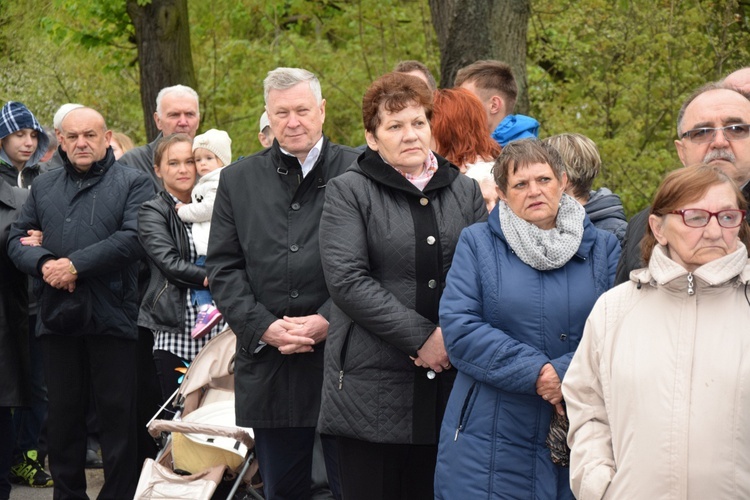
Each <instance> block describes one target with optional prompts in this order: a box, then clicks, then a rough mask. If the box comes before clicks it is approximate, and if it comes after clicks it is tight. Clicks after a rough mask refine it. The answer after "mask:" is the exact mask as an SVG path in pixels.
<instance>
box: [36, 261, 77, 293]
mask: <svg viewBox="0 0 750 500" xmlns="http://www.w3.org/2000/svg"><path fill="white" fill-rule="evenodd" d="M42 279H43V280H44V282H45V283H47V284H48V285H49V286H51V287H54V288H59V289H67V290H68V291H69V292H72V291H73V290H75V289H76V279H78V275H77V274H73V273H71V272H70V259H68V258H67V257H63V258H61V259H50V260H48V261H47V262H45V263H44V265H43V266H42Z"/></svg>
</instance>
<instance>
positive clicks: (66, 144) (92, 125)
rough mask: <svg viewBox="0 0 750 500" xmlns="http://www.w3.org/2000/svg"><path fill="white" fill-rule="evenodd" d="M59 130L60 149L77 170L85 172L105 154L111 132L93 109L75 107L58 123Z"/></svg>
mask: <svg viewBox="0 0 750 500" xmlns="http://www.w3.org/2000/svg"><path fill="white" fill-rule="evenodd" d="M60 132H61V136H62V140H61V146H62V149H63V151H65V153H67V156H68V160H69V161H70V163H71V164H72V165H73V167H74V168H75V169H76V170H77V171H79V172H87V171H88V170H89V169H90V168H91V166H92V165H93V164H94V163H96V162H98V161H100V160H102V159H104V157H105V156H106V155H107V149H108V148H109V140H110V138H111V137H112V132H111V131H109V130H107V124H106V123H105V121H104V117H103V116H102V115H101V114H100V113H99V112H98V111H96V110H95V109H91V108H77V109H74V110H73V111H71V112H69V113H68V114H67V115H65V118H63V121H62V123H61V124H60Z"/></svg>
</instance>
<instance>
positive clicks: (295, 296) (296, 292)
mask: <svg viewBox="0 0 750 500" xmlns="http://www.w3.org/2000/svg"><path fill="white" fill-rule="evenodd" d="M289 296H290V297H291V298H293V299H296V298H297V297H299V292H298V291H297V290H292V291H291V292H289Z"/></svg>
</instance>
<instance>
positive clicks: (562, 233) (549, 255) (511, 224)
mask: <svg viewBox="0 0 750 500" xmlns="http://www.w3.org/2000/svg"><path fill="white" fill-rule="evenodd" d="M498 206H499V208H500V210H499V212H500V227H501V228H502V230H503V234H505V239H506V240H507V241H508V245H510V248H511V250H513V251H514V252H515V254H516V255H518V258H519V259H521V260H522V261H524V262H525V263H526V264H528V265H530V266H531V267H533V268H534V269H537V270H539V271H547V270H549V269H557V268H560V267H562V266H564V265H565V264H566V263H567V262H568V261H569V260H570V259H571V258H572V257H573V255H575V253H576V251H578V247H580V246H581V239H583V219H584V216H585V215H586V210H585V209H584V208H583V206H582V205H581V204H580V203H578V202H577V201H576V200H574V199H573V198H571V197H570V196H568V195H567V194H563V195H562V199H561V200H560V208H559V210H558V211H557V220H556V221H555V227H554V228H552V229H546V230H545V229H540V228H539V227H537V226H535V225H534V224H531V223H530V222H526V221H525V220H523V219H522V218H520V217H519V216H517V215H516V214H515V213H513V211H512V210H511V209H510V207H509V206H508V204H507V203H505V202H504V201H499V202H498Z"/></svg>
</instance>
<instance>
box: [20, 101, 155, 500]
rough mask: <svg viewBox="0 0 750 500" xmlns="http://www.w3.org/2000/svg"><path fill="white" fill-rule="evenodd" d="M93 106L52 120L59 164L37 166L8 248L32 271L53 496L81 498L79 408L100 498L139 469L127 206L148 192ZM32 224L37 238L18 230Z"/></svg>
mask: <svg viewBox="0 0 750 500" xmlns="http://www.w3.org/2000/svg"><path fill="white" fill-rule="evenodd" d="M111 135H112V132H111V131H108V130H107V126H106V124H105V122H104V118H103V117H102V116H101V115H100V114H99V113H98V112H97V111H95V110H93V109H91V108H78V109H75V110H73V111H71V112H70V113H68V114H67V115H66V116H65V118H64V119H63V121H62V124H61V137H62V141H61V149H62V154H61V156H62V158H63V160H64V165H63V168H59V169H57V170H54V171H52V172H49V173H48V174H46V175H43V176H40V177H39V178H38V179H37V180H36V181H35V182H34V184H33V185H32V188H31V193H30V195H29V198H28V200H27V201H26V203H25V204H24V206H23V209H22V211H21V215H20V217H19V218H18V220H17V221H16V222H15V223H14V224H13V226H12V227H11V232H10V237H9V240H8V254H9V256H10V258H11V259H12V260H13V262H14V264H15V265H16V267H18V268H19V269H20V270H21V271H23V272H24V273H26V274H28V275H30V276H33V277H35V278H37V283H36V285H37V286H36V287H35V288H36V289H37V290H38V292H37V293H38V296H39V320H40V321H39V322H38V324H37V329H36V335H37V336H39V337H40V340H41V344H42V353H43V361H44V368H45V372H46V374H47V386H48V387H47V390H48V399H49V418H48V447H49V463H50V470H51V472H52V478H53V480H54V483H55V484H54V487H55V493H54V496H55V498H86V475H85V470H84V469H85V462H86V422H85V415H86V408H87V405H88V400H89V394H90V393H91V392H92V391H93V394H94V400H95V402H96V408H97V412H98V415H99V417H100V421H101V429H100V437H101V445H102V455H103V460H104V475H105V478H106V479H105V482H104V485H103V487H102V490H101V495H100V496H101V497H102V498H132V497H133V494H134V493H135V486H136V482H137V478H138V464H137V462H136V449H135V431H136V429H135V398H134V395H135V390H136V377H135V371H134V369H133V367H134V366H135V360H136V338H137V334H138V327H137V326H136V319H137V316H138V289H137V272H138V259H139V258H141V257H142V256H143V250H142V248H141V246H140V244H139V242H138V233H137V214H138V208H139V207H140V205H141V204H142V203H143V202H145V201H147V200H149V199H150V198H152V197H153V195H154V188H153V183H152V182H151V180H150V179H149V178H148V177H147V176H146V175H145V174H143V173H140V172H138V171H136V170H134V169H131V168H128V167H126V166H124V165H121V164H119V163H117V162H116V161H115V158H114V154H113V153H112V149H111V148H110V147H109V139H110V137H111ZM32 229H34V230H41V231H42V233H43V240H42V242H41V244H40V243H39V242H36V241H31V242H30V241H28V240H27V239H26V237H27V234H28V231H29V230H32Z"/></svg>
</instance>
